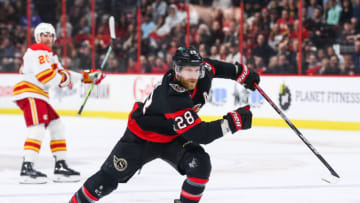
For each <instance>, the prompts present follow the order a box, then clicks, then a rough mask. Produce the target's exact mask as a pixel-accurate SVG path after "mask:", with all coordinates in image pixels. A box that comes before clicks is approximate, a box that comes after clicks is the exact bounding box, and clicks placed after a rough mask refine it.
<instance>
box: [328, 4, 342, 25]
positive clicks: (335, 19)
mask: <svg viewBox="0 0 360 203" xmlns="http://www.w3.org/2000/svg"><path fill="white" fill-rule="evenodd" d="M341 10H342V9H341V6H340V5H339V4H338V3H337V2H336V0H329V10H328V12H327V19H326V23H327V24H328V25H337V24H338V23H339V20H340V14H341Z"/></svg>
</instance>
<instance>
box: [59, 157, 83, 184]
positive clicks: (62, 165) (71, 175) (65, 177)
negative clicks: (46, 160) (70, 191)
mask: <svg viewBox="0 0 360 203" xmlns="http://www.w3.org/2000/svg"><path fill="white" fill-rule="evenodd" d="M78 181H80V173H79V172H77V171H75V170H73V169H71V168H69V167H68V166H67V164H66V162H65V160H60V161H56V162H55V169H54V182H58V183H63V182H78Z"/></svg>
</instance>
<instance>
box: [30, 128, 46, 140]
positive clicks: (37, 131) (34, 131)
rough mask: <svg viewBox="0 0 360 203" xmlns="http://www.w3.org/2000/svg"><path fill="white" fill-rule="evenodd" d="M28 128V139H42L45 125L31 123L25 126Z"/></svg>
mask: <svg viewBox="0 0 360 203" xmlns="http://www.w3.org/2000/svg"><path fill="white" fill-rule="evenodd" d="M27 130H28V137H27V138H28V139H33V140H37V141H40V142H41V141H42V140H43V138H44V135H45V133H46V129H45V125H44V124H40V125H32V126H29V127H28V128H27Z"/></svg>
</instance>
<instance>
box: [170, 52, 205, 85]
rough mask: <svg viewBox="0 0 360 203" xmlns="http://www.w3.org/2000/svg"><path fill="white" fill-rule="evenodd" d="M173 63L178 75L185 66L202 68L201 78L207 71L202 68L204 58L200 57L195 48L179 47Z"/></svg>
mask: <svg viewBox="0 0 360 203" xmlns="http://www.w3.org/2000/svg"><path fill="white" fill-rule="evenodd" d="M173 63H174V66H173V67H174V69H175V71H176V72H178V73H179V72H180V71H181V69H182V67H184V66H200V70H201V73H200V78H203V77H204V75H205V70H204V67H203V66H202V64H203V58H202V57H201V56H200V53H199V52H198V51H197V50H196V49H195V48H193V47H189V48H184V47H179V48H178V49H177V50H176V52H175V55H174V56H173Z"/></svg>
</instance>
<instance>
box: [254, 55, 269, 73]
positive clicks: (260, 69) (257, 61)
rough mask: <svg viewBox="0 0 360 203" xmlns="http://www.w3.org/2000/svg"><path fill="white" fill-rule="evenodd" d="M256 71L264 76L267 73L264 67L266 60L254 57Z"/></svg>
mask: <svg viewBox="0 0 360 203" xmlns="http://www.w3.org/2000/svg"><path fill="white" fill-rule="evenodd" d="M254 70H255V71H256V72H257V73H258V74H262V73H264V72H265V71H266V67H265V65H264V60H263V58H261V57H258V56H254Z"/></svg>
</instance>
